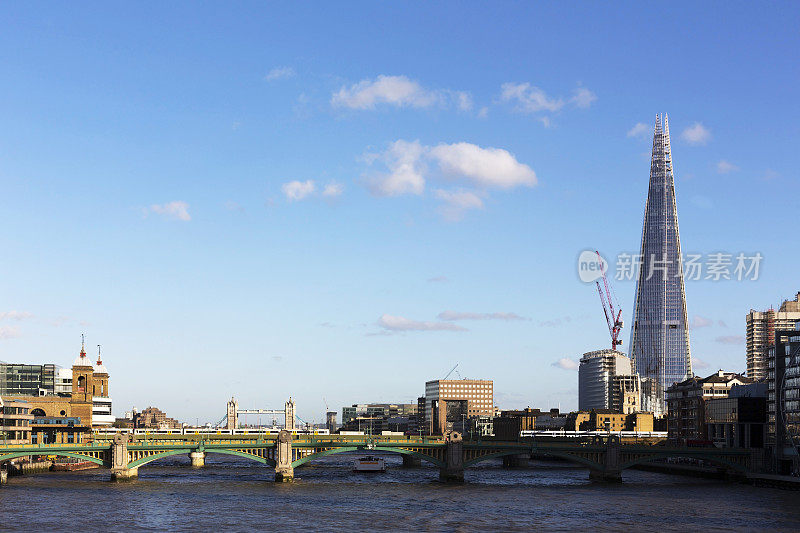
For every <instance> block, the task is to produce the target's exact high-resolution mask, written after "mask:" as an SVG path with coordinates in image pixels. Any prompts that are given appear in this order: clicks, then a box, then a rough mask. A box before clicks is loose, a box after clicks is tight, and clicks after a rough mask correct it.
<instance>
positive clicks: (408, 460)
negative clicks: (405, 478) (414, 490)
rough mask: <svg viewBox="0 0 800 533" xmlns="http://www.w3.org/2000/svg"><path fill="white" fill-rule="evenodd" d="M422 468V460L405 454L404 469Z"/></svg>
mask: <svg viewBox="0 0 800 533" xmlns="http://www.w3.org/2000/svg"><path fill="white" fill-rule="evenodd" d="M418 466H422V459H420V458H419V457H414V456H413V455H406V454H403V468H415V467H418Z"/></svg>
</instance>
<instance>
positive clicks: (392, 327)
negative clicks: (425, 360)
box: [378, 315, 467, 331]
mask: <svg viewBox="0 0 800 533" xmlns="http://www.w3.org/2000/svg"><path fill="white" fill-rule="evenodd" d="M378 325H379V326H380V327H382V328H383V329H386V330H389V331H467V330H466V329H465V328H462V327H461V326H458V325H456V324H451V323H449V322H424V321H419V320H411V319H410V318H405V317H402V316H392V315H382V316H381V317H380V319H378Z"/></svg>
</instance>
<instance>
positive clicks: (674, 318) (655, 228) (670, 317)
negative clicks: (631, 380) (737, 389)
mask: <svg viewBox="0 0 800 533" xmlns="http://www.w3.org/2000/svg"><path fill="white" fill-rule="evenodd" d="M629 355H630V358H631V363H632V365H633V370H634V372H636V373H638V374H639V376H640V378H641V379H642V407H643V408H644V409H645V410H648V411H653V412H654V413H656V414H657V415H660V414H663V413H664V412H665V407H664V394H665V391H666V389H667V388H668V387H669V386H670V385H672V384H673V383H675V382H677V381H683V380H684V379H686V378H687V376H691V374H692V357H691V351H690V349H689V328H688V322H687V314H686V293H685V290H684V284H683V264H682V256H681V240H680V234H679V232H678V211H677V207H676V201H675V183H674V176H673V169H672V150H671V147H670V139H669V118H668V117H667V115H664V117H663V127H662V118H661V117H660V116H657V117H656V124H655V132H654V134H653V152H652V157H651V160H650V185H649V188H648V191H647V203H646V204H645V208H644V222H643V226H642V246H641V263H640V268H639V275H638V280H637V283H636V300H635V303H634V307H633V321H632V328H631V343H630V353H629Z"/></svg>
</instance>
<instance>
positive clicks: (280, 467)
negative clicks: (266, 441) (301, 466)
mask: <svg viewBox="0 0 800 533" xmlns="http://www.w3.org/2000/svg"><path fill="white" fill-rule="evenodd" d="M275 446H276V449H275V481H292V480H293V479H294V467H292V434H291V433H289V432H288V431H286V430H285V429H284V430H283V431H281V432H280V433H278V442H277V443H276V444H275Z"/></svg>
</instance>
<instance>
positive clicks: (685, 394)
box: [667, 370, 753, 445]
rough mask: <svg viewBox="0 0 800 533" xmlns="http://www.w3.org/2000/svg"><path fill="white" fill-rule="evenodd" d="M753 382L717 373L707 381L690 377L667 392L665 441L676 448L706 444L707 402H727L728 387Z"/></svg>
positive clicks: (746, 378)
mask: <svg viewBox="0 0 800 533" xmlns="http://www.w3.org/2000/svg"><path fill="white" fill-rule="evenodd" d="M750 383H753V380H752V379H750V378H748V377H745V376H742V375H740V374H736V373H734V372H724V371H722V370H719V371H718V372H716V373H714V374H711V375H710V376H708V377H706V378H702V379H701V378H699V377H697V376H694V377H691V378H689V379H686V380H684V381H681V382H679V383H674V384H673V385H672V386H670V387H669V388H668V389H667V431H668V439H669V440H670V441H671V442H672V443H674V444H679V445H686V444H687V443H690V441H706V440H708V439H707V435H708V433H707V431H706V406H705V404H706V401H708V400H712V399H717V398H727V397H728V392H729V391H730V390H731V387H734V386H739V385H748V384H750Z"/></svg>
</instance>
